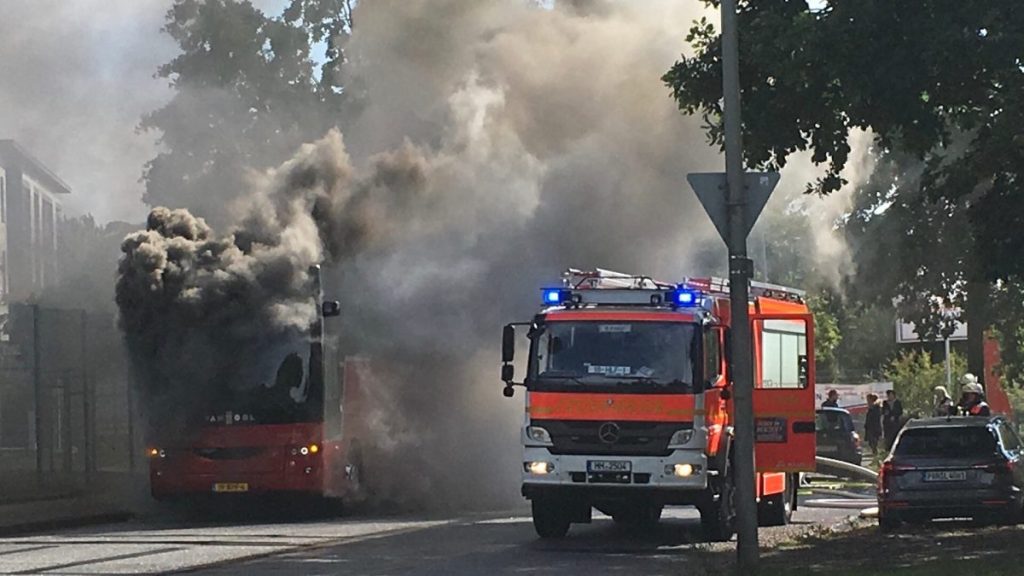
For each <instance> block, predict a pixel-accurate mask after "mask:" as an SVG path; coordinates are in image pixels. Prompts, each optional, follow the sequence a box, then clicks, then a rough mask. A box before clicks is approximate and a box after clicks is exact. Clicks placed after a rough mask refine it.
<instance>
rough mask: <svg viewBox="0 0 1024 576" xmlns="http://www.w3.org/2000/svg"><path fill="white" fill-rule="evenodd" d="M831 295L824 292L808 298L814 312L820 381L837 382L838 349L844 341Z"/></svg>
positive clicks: (815, 359)
mask: <svg viewBox="0 0 1024 576" xmlns="http://www.w3.org/2000/svg"><path fill="white" fill-rule="evenodd" d="M829 299H830V296H829V294H828V293H826V292H823V293H820V294H818V295H815V296H809V297H808V298H807V305H808V307H809V308H810V309H811V313H812V314H814V365H815V372H816V374H817V380H818V381H819V382H835V381H836V376H837V375H838V373H839V364H838V361H837V359H836V350H837V349H838V348H839V343H840V342H842V341H843V335H842V333H840V332H839V321H838V320H837V319H836V316H835V314H834V313H833V312H832V310H831V306H830V302H829Z"/></svg>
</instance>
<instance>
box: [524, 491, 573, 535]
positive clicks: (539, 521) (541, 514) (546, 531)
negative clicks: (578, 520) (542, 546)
mask: <svg viewBox="0 0 1024 576" xmlns="http://www.w3.org/2000/svg"><path fill="white" fill-rule="evenodd" d="M530 507H531V508H532V510H533V529H534V530H536V531H537V535H538V536H540V537H541V538H564V537H565V535H566V534H568V533H569V524H570V521H569V513H568V511H567V510H566V509H565V507H564V506H561V505H560V504H559V503H558V502H555V501H552V500H547V499H542V498H534V499H533V500H531V501H530Z"/></svg>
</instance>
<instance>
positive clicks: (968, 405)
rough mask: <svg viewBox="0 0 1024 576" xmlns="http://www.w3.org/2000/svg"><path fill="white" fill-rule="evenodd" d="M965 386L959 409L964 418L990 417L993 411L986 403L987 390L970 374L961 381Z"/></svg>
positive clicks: (962, 389)
mask: <svg viewBox="0 0 1024 576" xmlns="http://www.w3.org/2000/svg"><path fill="white" fill-rule="evenodd" d="M960 383H961V384H963V388H961V394H960V403H959V404H958V405H957V407H956V408H957V409H958V410H959V411H960V413H961V414H963V415H964V416H990V415H991V414H992V410H991V409H990V408H989V406H988V402H985V389H984V388H982V387H981V384H980V383H978V377H977V376H975V375H974V374H971V373H970V372H968V373H967V374H964V375H963V378H961V379H960Z"/></svg>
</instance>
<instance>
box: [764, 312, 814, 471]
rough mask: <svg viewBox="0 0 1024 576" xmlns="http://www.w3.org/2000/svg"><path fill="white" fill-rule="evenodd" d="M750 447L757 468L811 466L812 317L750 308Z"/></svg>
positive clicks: (812, 450)
mask: <svg viewBox="0 0 1024 576" xmlns="http://www.w3.org/2000/svg"><path fill="white" fill-rule="evenodd" d="M751 339H752V341H753V346H754V453H755V461H756V462H757V470H758V471H759V472H798V471H813V470H814V466H815V462H814V457H815V450H816V442H815V432H814V422H815V407H814V319H813V317H812V316H811V315H810V314H789V313H786V314H781V313H780V314H775V313H770V314H753V315H751Z"/></svg>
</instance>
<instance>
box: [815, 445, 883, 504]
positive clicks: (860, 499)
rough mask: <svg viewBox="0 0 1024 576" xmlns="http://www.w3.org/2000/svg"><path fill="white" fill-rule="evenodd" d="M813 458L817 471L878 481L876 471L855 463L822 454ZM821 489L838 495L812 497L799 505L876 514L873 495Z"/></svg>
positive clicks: (840, 476) (852, 478) (875, 502)
mask: <svg viewBox="0 0 1024 576" xmlns="http://www.w3.org/2000/svg"><path fill="white" fill-rule="evenodd" d="M815 460H816V462H817V470H818V472H821V473H824V474H828V475H830V476H837V477H839V478H849V479H851V480H862V481H868V482H872V483H874V482H877V481H878V473H877V472H875V471H874V470H871V469H870V468H865V467H863V466H858V465H857V464H850V463H849V462H843V461H841V460H833V459H832V458H825V457H823V456H818V457H817V458H815ZM822 491H823V492H827V493H830V494H832V495H835V496H838V497H837V498H812V499H809V500H807V501H805V502H801V503H800V505H801V506H803V507H807V508H843V509H850V510H860V511H861V516H875V515H877V514H878V508H877V501H876V499H875V498H874V497H867V496H865V495H863V494H857V493H855V492H848V491H844V490H822Z"/></svg>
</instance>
